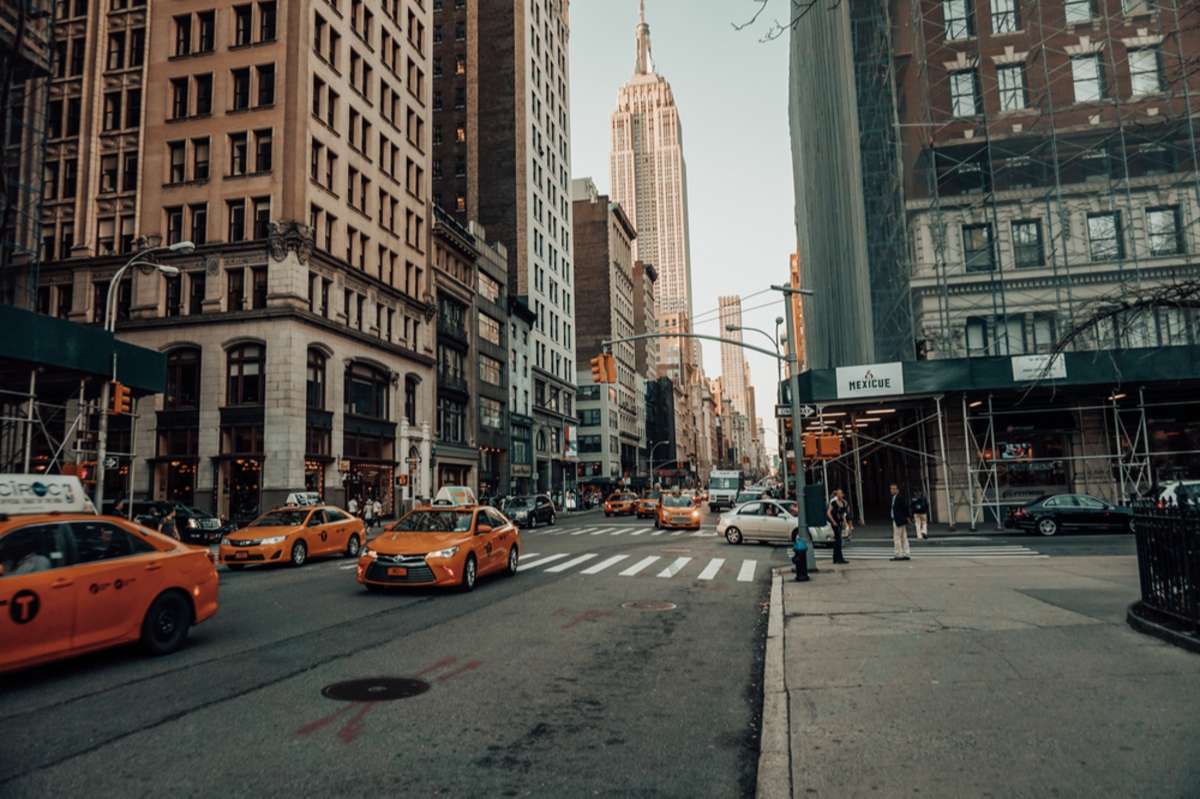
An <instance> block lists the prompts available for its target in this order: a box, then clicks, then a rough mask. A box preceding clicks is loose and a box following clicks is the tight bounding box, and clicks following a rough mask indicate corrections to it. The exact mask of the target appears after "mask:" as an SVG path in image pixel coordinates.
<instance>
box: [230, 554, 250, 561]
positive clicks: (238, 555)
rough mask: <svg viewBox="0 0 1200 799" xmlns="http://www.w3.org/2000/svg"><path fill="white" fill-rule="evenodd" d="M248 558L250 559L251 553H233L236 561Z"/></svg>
mask: <svg viewBox="0 0 1200 799" xmlns="http://www.w3.org/2000/svg"><path fill="white" fill-rule="evenodd" d="M248 557H250V553H249V552H234V553H233V559H234V560H245V559H246V558H248Z"/></svg>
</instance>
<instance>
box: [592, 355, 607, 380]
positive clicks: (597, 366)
mask: <svg viewBox="0 0 1200 799" xmlns="http://www.w3.org/2000/svg"><path fill="white" fill-rule="evenodd" d="M590 363H591V364H592V382H593V383H604V382H607V381H605V379H604V378H605V377H607V376H608V375H606V374H605V372H604V356H603V355H597V356H596V357H595V358H592V360H591V362H590Z"/></svg>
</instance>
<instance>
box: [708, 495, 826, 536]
mask: <svg viewBox="0 0 1200 799" xmlns="http://www.w3.org/2000/svg"><path fill="white" fill-rule="evenodd" d="M797 521H798V520H797V519H796V503H795V502H788V501H777V500H772V499H762V500H756V501H753V502H746V503H743V504H741V505H738V506H737V507H736V508H734V509H733V510H731V511H728V512H726V513H723V514H721V517H720V518H719V519H718V520H717V533H718V534H719V535H723V536H725V540H726V541H728V542H729V543H731V544H740V543H742V542H743V541H770V542H778V543H785V544H790V543H792V541H793V540H795V537H796V534H797V532H798V531H799V529H800V528H799V527H798V526H797ZM808 533H809V536H810V537H811V538H812V541H813V543H814V544H819V543H830V544H831V543H833V528H832V527H830V526H829V525H828V524H825V525H822V526H820V527H812V526H810V527H809V528H808Z"/></svg>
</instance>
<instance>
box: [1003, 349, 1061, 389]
mask: <svg viewBox="0 0 1200 799" xmlns="http://www.w3.org/2000/svg"><path fill="white" fill-rule="evenodd" d="M1012 376H1013V382H1014V383H1029V382H1032V381H1037V380H1062V379H1064V378H1065V377H1066V376H1067V359H1066V358H1064V357H1063V354H1062V353H1061V352H1060V353H1058V354H1057V355H1014V356H1013V358H1012Z"/></svg>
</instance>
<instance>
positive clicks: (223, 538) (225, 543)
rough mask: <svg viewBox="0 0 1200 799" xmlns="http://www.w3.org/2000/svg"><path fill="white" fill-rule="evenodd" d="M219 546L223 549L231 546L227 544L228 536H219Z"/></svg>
mask: <svg viewBox="0 0 1200 799" xmlns="http://www.w3.org/2000/svg"><path fill="white" fill-rule="evenodd" d="M221 546H223V547H228V546H232V544H230V543H229V536H225V535H223V536H221Z"/></svg>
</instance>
